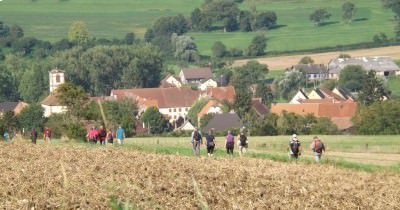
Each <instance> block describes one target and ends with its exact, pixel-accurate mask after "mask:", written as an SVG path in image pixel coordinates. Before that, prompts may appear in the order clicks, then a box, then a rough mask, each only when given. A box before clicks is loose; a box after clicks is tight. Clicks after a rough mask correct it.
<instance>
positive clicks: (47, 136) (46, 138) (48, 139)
mask: <svg viewBox="0 0 400 210" xmlns="http://www.w3.org/2000/svg"><path fill="white" fill-rule="evenodd" d="M43 138H44V142H45V143H46V142H49V143H50V142H51V129H50V128H48V127H45V128H44V130H43Z"/></svg>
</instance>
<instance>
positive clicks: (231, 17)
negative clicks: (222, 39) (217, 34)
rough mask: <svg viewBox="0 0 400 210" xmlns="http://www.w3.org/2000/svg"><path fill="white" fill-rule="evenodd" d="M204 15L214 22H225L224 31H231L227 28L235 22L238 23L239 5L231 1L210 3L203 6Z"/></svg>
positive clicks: (221, 0) (220, 0) (224, 0)
mask: <svg viewBox="0 0 400 210" xmlns="http://www.w3.org/2000/svg"><path fill="white" fill-rule="evenodd" d="M203 13H204V14H205V15H206V16H208V17H210V18H211V19H212V20H213V21H214V22H217V21H224V22H225V24H224V31H229V29H228V28H227V26H230V24H227V23H231V22H233V21H235V22H236V20H237V16H238V14H239V8H238V5H237V3H235V2H234V1H230V0H219V1H210V2H208V3H206V4H204V5H203Z"/></svg>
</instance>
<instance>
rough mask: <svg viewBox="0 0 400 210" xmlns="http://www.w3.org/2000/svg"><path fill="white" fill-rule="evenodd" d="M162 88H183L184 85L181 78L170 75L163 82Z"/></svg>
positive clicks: (161, 83)
mask: <svg viewBox="0 0 400 210" xmlns="http://www.w3.org/2000/svg"><path fill="white" fill-rule="evenodd" d="M160 87H161V88H167V87H182V83H181V81H180V78H179V77H175V76H173V75H168V76H166V77H165V78H164V79H163V80H161V82H160Z"/></svg>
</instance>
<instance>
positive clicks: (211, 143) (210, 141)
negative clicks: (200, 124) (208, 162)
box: [206, 129, 215, 157]
mask: <svg viewBox="0 0 400 210" xmlns="http://www.w3.org/2000/svg"><path fill="white" fill-rule="evenodd" d="M206 140H207V154H208V157H212V156H213V154H214V148H215V137H214V135H213V129H210V130H209V131H208V133H207V135H206Z"/></svg>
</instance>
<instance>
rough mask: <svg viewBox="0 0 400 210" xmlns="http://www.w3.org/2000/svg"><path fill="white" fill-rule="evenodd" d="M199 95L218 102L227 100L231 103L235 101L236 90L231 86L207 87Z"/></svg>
mask: <svg viewBox="0 0 400 210" xmlns="http://www.w3.org/2000/svg"><path fill="white" fill-rule="evenodd" d="M200 96H201V97H204V98H212V99H215V100H218V101H220V102H223V101H228V102H229V103H233V102H234V101H235V97H236V92H235V88H234V87H233V86H226V87H215V88H208V89H207V90H205V91H202V92H201V95H200Z"/></svg>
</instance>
